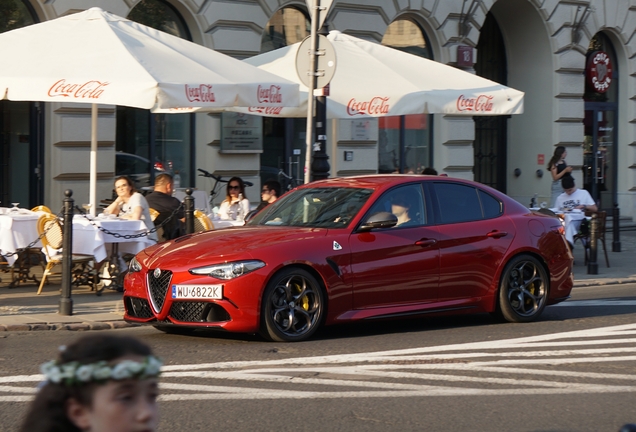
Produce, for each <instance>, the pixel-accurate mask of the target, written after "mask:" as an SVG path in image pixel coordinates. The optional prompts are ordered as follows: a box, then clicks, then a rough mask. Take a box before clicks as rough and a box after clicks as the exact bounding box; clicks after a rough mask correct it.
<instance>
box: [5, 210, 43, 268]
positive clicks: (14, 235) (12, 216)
mask: <svg viewBox="0 0 636 432" xmlns="http://www.w3.org/2000/svg"><path fill="white" fill-rule="evenodd" d="M39 218H40V214H39V213H35V212H32V211H30V210H26V209H20V213H15V212H8V213H5V214H0V253H1V254H2V255H5V258H6V260H7V262H8V263H9V265H13V263H15V260H16V256H15V255H11V256H6V255H7V254H10V253H13V252H15V251H16V250H17V249H20V248H24V247H27V246H28V245H29V244H31V242H33V241H34V240H36V239H37V238H38V237H39V235H38V219H39ZM33 247H38V248H41V247H42V243H41V242H40V241H39V240H38V241H37V242H36V243H35V244H34V245H33Z"/></svg>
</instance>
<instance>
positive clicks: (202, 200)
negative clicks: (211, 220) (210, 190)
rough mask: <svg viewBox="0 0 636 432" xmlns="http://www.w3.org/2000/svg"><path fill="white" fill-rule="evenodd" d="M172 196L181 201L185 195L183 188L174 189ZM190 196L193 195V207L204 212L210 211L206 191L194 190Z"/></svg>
mask: <svg viewBox="0 0 636 432" xmlns="http://www.w3.org/2000/svg"><path fill="white" fill-rule="evenodd" d="M172 196H174V197H175V198H177V199H178V200H179V201H181V202H183V199H184V198H185V197H186V193H185V189H183V188H180V189H176V190H175V191H174V193H173V194H172ZM192 196H193V197H194V208H195V209H197V210H201V211H202V212H203V213H205V214H208V213H210V197H209V196H208V194H207V192H205V191H202V190H195V191H193V192H192Z"/></svg>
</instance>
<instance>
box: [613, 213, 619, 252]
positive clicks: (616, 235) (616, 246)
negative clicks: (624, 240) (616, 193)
mask: <svg viewBox="0 0 636 432" xmlns="http://www.w3.org/2000/svg"><path fill="white" fill-rule="evenodd" d="M620 218H621V211H620V210H619V208H618V203H616V204H614V210H613V212H612V234H613V240H612V252H620V251H621V231H620V222H619V221H620Z"/></svg>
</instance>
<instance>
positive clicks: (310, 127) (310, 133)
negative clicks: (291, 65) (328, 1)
mask: <svg viewBox="0 0 636 432" xmlns="http://www.w3.org/2000/svg"><path fill="white" fill-rule="evenodd" d="M319 8H320V1H315V4H314V5H313V8H312V9H311V33H310V37H311V51H310V52H309V56H310V57H309V88H308V89H307V131H306V133H305V144H306V148H305V183H309V181H310V174H311V155H312V153H313V139H314V89H315V88H316V51H318V35H317V34H316V33H318V9H319Z"/></svg>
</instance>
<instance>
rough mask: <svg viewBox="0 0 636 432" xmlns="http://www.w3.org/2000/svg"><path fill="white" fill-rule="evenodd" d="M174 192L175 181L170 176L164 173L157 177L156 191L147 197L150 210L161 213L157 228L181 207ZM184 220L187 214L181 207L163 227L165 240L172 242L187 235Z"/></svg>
mask: <svg viewBox="0 0 636 432" xmlns="http://www.w3.org/2000/svg"><path fill="white" fill-rule="evenodd" d="M173 190H174V180H173V178H172V176H171V175H170V174H165V173H164V174H159V175H158V176H157V177H155V188H154V191H153V192H151V193H149V194H148V195H146V201H148V205H149V206H150V208H153V209H155V210H157V211H158V212H159V216H157V218H156V219H155V220H154V223H155V226H159V225H161V224H162V223H163V222H164V221H165V220H166V219H168V218H169V217H170V216H171V215H172V213H173V212H174V211H175V210H176V209H179V207H180V206H181V201H179V200H178V199H177V198H175V197H173V196H172V192H173ZM184 220H185V212H184V210H183V207H181V208H180V209H179V210H178V211H177V212H176V213H175V215H174V216H173V217H172V218H171V219H170V220H169V221H168V222H166V224H165V225H164V226H163V239H164V240H172V239H175V238H177V237H180V236H182V235H183V234H185V229H184V225H183V222H184Z"/></svg>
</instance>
